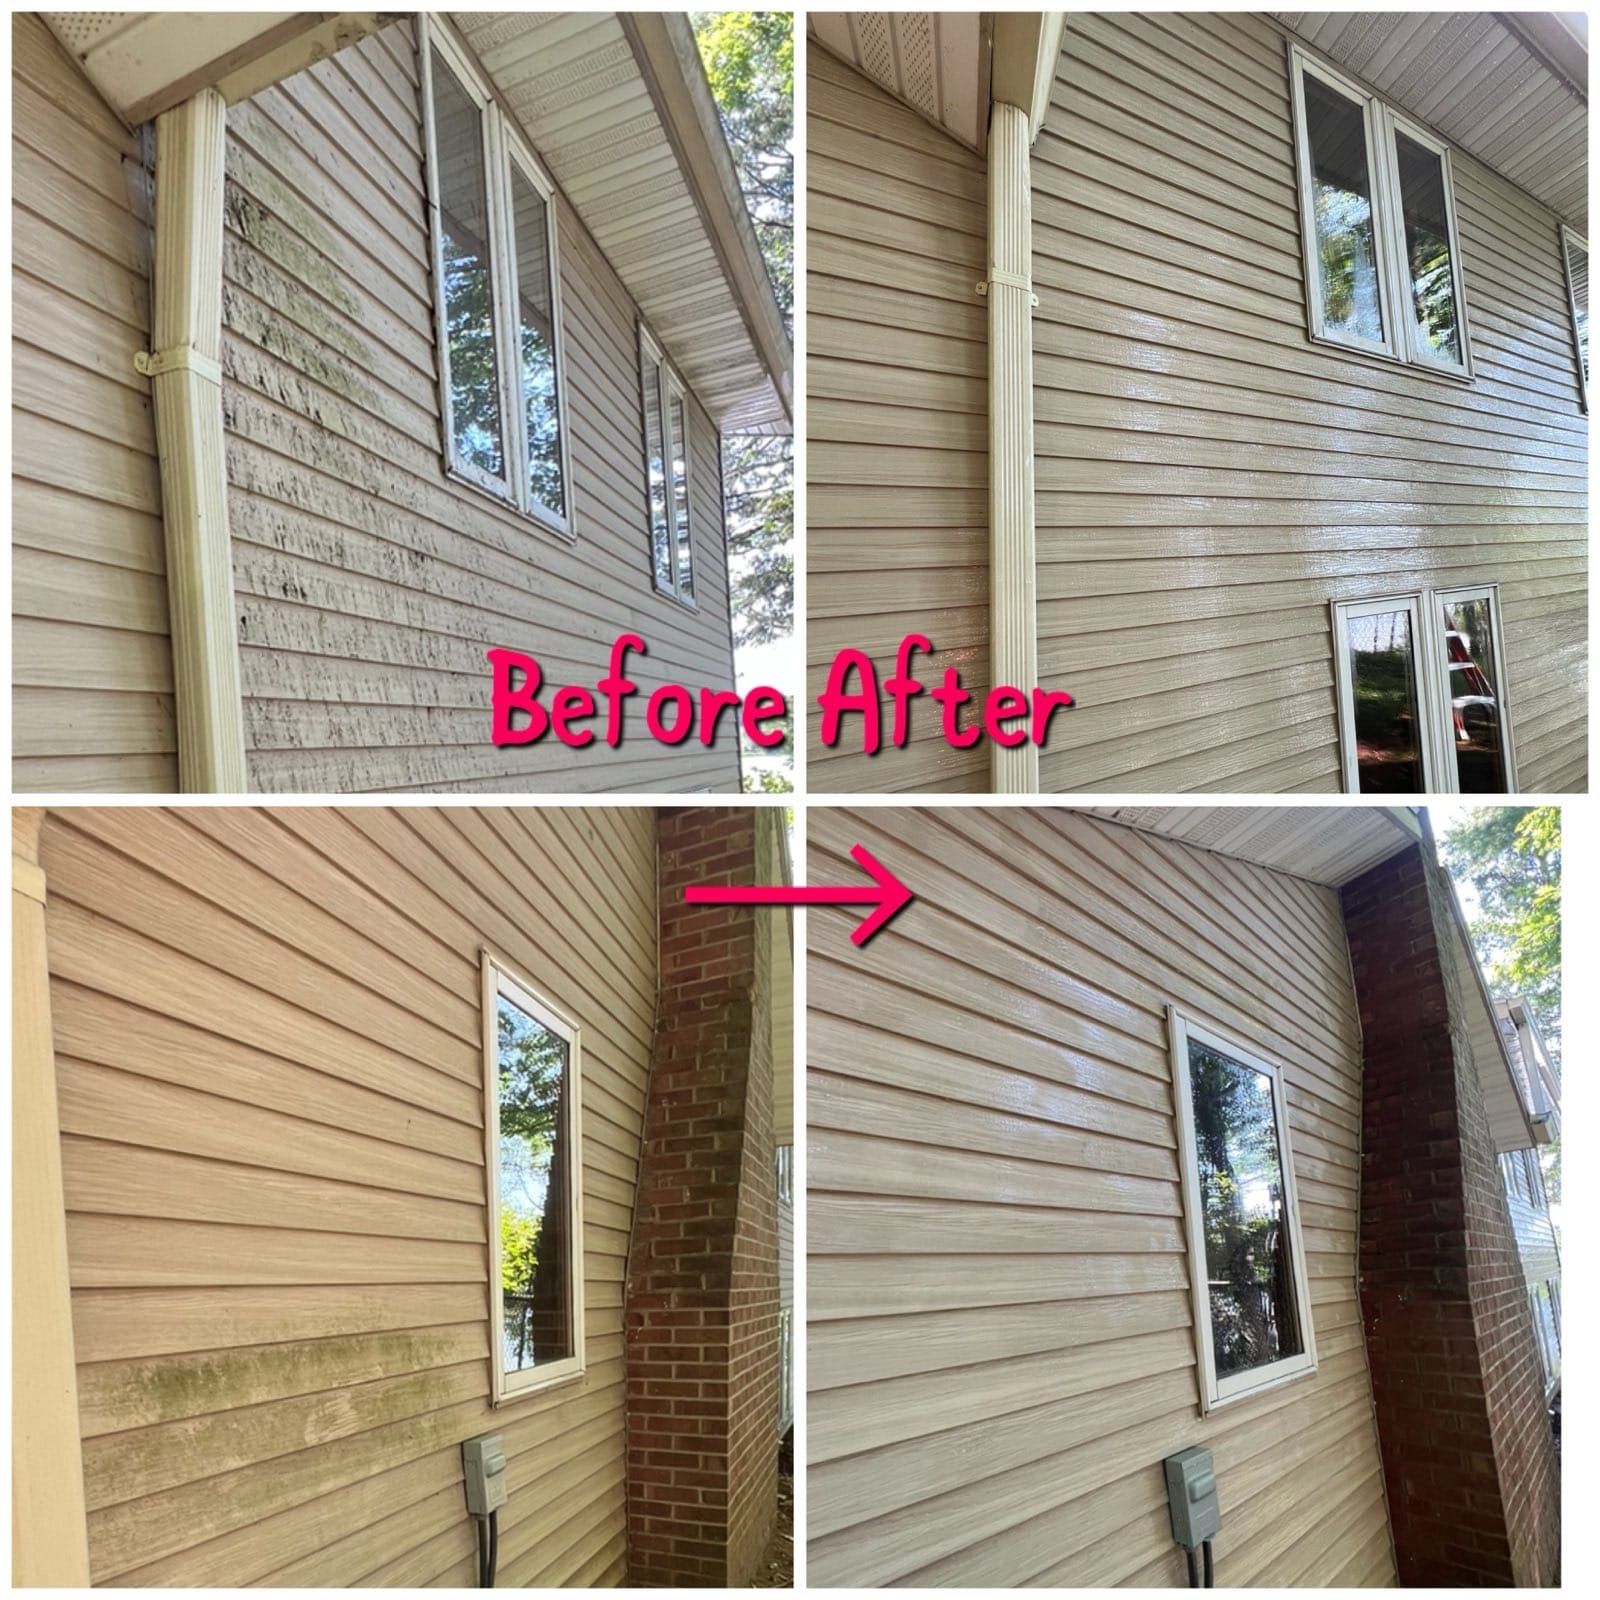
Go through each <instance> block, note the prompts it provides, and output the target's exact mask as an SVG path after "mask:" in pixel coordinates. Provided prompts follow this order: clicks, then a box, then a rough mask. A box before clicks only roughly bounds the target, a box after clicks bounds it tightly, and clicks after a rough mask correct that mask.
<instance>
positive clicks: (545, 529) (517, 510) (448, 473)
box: [444, 462, 578, 544]
mask: <svg viewBox="0 0 1600 1600" xmlns="http://www.w3.org/2000/svg"><path fill="white" fill-rule="evenodd" d="M444 475H445V477H446V478H447V479H448V480H449V481H450V482H451V483H453V484H455V485H457V486H458V487H459V488H462V489H470V490H471V491H472V492H473V494H474V495H476V496H477V497H478V498H479V499H480V500H485V501H487V502H488V503H489V504H490V505H492V506H494V507H496V508H497V509H499V510H501V511H505V512H509V513H510V515H512V516H513V517H515V518H516V519H517V520H518V521H519V522H526V523H528V524H530V525H531V526H533V527H535V528H537V529H538V530H539V531H540V533H548V534H549V535H550V537H551V538H552V539H559V540H560V541H561V542H562V543H563V544H576V543H577V542H578V535H577V533H576V532H575V531H574V530H573V527H572V519H571V518H570V517H569V518H568V519H567V522H566V525H565V526H563V525H562V524H561V523H559V522H552V521H550V520H549V518H547V517H542V516H540V515H539V514H538V512H536V511H524V510H523V509H522V507H521V506H519V505H518V504H517V502H516V501H515V500H513V499H512V498H511V496H510V495H508V494H501V493H500V492H499V491H498V490H497V489H490V488H487V487H485V485H483V484H482V483H480V482H479V481H478V480H477V479H476V478H474V477H472V476H471V475H470V474H469V473H465V472H463V471H462V470H461V469H460V468H459V467H456V466H452V465H451V464H450V463H448V462H446V463H445V469H444Z"/></svg>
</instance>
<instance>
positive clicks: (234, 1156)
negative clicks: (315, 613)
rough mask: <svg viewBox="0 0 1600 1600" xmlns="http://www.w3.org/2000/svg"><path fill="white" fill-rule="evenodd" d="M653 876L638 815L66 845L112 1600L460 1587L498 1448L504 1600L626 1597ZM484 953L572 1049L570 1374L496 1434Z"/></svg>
mask: <svg viewBox="0 0 1600 1600" xmlns="http://www.w3.org/2000/svg"><path fill="white" fill-rule="evenodd" d="M654 858H655V850H654V834H653V818H652V814H651V813H650V812H649V811H647V810H631V811H625V812H608V813H604V814H601V813H590V812H583V813H581V814H580V813H576V812H570V811H568V812H562V811H532V810H519V811H504V810H501V811H487V812H480V811H461V810H445V811H440V810H427V809H412V810H402V811H385V810H373V809H360V810H352V811H344V812H339V811H330V810H320V809H312V810H306V809H295V810H288V811H279V812H274V813H271V814H269V813H267V812H265V811H260V810H239V809H226V808H224V809H221V810H218V809H214V808H213V809H201V810H194V809H189V810H185V811H183V812H181V813H169V812H160V811H148V810H128V809H120V810H114V811H97V810H77V811H71V812H66V813H56V814H53V815H52V816H51V818H50V820H49V822H48V824H47V827H46V831H45V835H44V841H43V848H42V855H41V859H42V862H43V865H44V868H45V871H46V873H47V874H48V880H49V894H50V902H49V913H48V915H49V923H48V930H49V953H50V967H51V977H52V1005H53V1008H54V1022H55V1046H56V1054H57V1071H58V1079H59V1086H60V1098H61V1126H62V1135H63V1138H62V1146H63V1158H64V1166H65V1173H66V1179H65V1182H66V1198H67V1210H68V1218H67V1222H68V1237H69V1253H70V1264H71V1275H72V1285H73V1321H74V1331H75V1335H76V1341H77V1357H78V1362H79V1367H78V1381H79V1395H80V1410H81V1415H82V1423H83V1433H84V1461H85V1477H86V1481H87V1487H88V1502H89V1547H90V1561H91V1567H92V1573H93V1577H94V1579H95V1581H97V1582H99V1583H117V1584H136V1585H148V1586H167V1585H197V1584H199V1585H223V1586H231V1585H237V1584H251V1583H263V1582H264V1583H271V1584H276V1585H293V1586H299V1587H322V1586H338V1585H350V1584H434V1583H438V1584H450V1585H459V1586H467V1585H470V1584H471V1583H472V1581H473V1573H474V1564H473V1563H474V1556H473V1551H474V1537H473V1530H472V1525H471V1522H470V1520H469V1518H468V1517H467V1514H466V1510H465V1503H464V1500H463V1496H462V1490H461V1484H460V1479H461V1466H460V1449H459V1446H460V1441H461V1440H462V1439H465V1438H467V1437H470V1436H471V1435H473V1434H477V1433H481V1432H486V1431H489V1430H491V1429H493V1430H495V1431H499V1432H501V1433H503V1435H504V1439H505V1445H506V1453H507V1456H508V1458H509V1469H508V1470H509V1473H510V1480H509V1481H510V1484H511V1500H510V1504H509V1505H508V1507H507V1508H506V1510H505V1511H504V1512H503V1513H502V1520H501V1561H500V1581H501V1582H502V1583H505V1584H508V1585H512V1586H519V1585H527V1586H540V1585H545V1584H559V1583H573V1584H583V1583H601V1582H607V1583H609V1582H616V1581H619V1579H620V1578H621V1575H622V1572H623V1562H624V1538H625V1521H624V1481H623V1466H624V1420H623V1401H624V1390H623V1351H622V1322H621V1319H622V1310H621V1303H622V1292H623V1276H624V1269H625V1265H626V1251H627V1241H628V1229H629V1226H630V1220H631V1216H632V1207H633V1198H634V1186H635V1181H636V1173H637V1162H638V1153H639V1139H640V1132H641V1119H642V1115H643V1103H644V1086H645V1079H646V1074H647V1070H648V1063H649V1049H650V1030H651V1025H652V1016H653V1006H654V1002H655V986H656V985H655V979H656V922H655V859H654ZM597 905H599V906H604V907H605V908H606V909H605V913H604V915H603V916H601V915H596V914H594V913H592V912H591V911H590V910H589V909H588V908H589V907H592V906H597ZM484 942H487V943H489V944H490V945H491V946H492V947H494V948H495V949H496V950H497V951H499V952H500V953H502V954H503V955H504V956H505V957H506V958H507V959H508V960H510V961H511V962H512V963H513V965H514V966H515V967H517V968H518V969H519V970H521V971H522V972H524V973H525V974H526V975H527V976H528V978H529V979H530V981H532V982H535V983H536V984H538V985H539V986H540V987H541V988H542V989H543V990H545V991H546V992H547V993H548V994H549V995H550V996H551V998H552V999H554V1000H555V1001H556V1002H557V1003H558V1004H560V1005H562V1006H563V1007H565V1008H567V1009H569V1010H570V1011H571V1013H572V1014H573V1015H574V1016H575V1017H576V1018H577V1020H578V1021H579V1022H580V1024H581V1026H582V1028H583V1035H584V1062H583V1065H584V1084H583V1117H584V1149H583V1185H584V1189H583V1193H584V1251H585V1254H584V1263H585V1271H586V1274H587V1294H586V1304H585V1318H586V1323H585V1329H586V1338H587V1344H588V1361H589V1366H588V1372H587V1374H586V1375H585V1376H584V1377H583V1378H582V1379H580V1380H578V1381H576V1382H575V1383H573V1384H571V1385H567V1386H562V1387H560V1388H557V1389H555V1390H553V1391H551V1392H550V1393H548V1394H546V1395H543V1396H536V1397H533V1398H530V1399H528V1400H526V1401H519V1402H515V1403H513V1404H511V1405H508V1406H504V1407H502V1408H500V1409H499V1410H493V1411H492V1410H491V1409H490V1407H489V1404H488V1395H489V1370H488V1361H487V1359H486V1358H487V1357H488V1355H489V1349H488V1340H489V1323H488V1300H487V1292H488V1281H487V1260H488V1257H487V1248H486V1232H485V1229H486V1220H485V1190H484V1172H483V1133H482V1116H483V1089H482V1046H481V1037H482V1036H481V1032H480V1008H481V997H480V989H479V950H480V947H481V945H482V944H483V943H484Z"/></svg>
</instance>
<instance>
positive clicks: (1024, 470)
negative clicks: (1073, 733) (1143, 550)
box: [984, 11, 1065, 794]
mask: <svg viewBox="0 0 1600 1600" xmlns="http://www.w3.org/2000/svg"><path fill="white" fill-rule="evenodd" d="M1064 22H1065V13H1063V12H1059V11H1043V12H1041V11H1031V12H1016V11H1013V12H997V13H996V14H995V19H994V48H993V55H992V64H991V72H990V107H989V144H988V152H989V156H988V159H989V276H988V280H987V282H986V284H985V285H984V291H985V293H986V294H987V297H988V301H989V652H990V653H989V662H990V678H989V682H990V686H991V688H1000V687H1009V688H1013V689H1018V690H1020V691H1021V692H1022V693H1023V694H1028V693H1030V691H1031V690H1032V688H1033V686H1034V685H1035V684H1037V683H1038V681H1039V646H1038V616H1039V607H1038V584H1037V577H1036V573H1037V564H1036V552H1035V533H1034V496H1033V308H1034V306H1035V305H1036V304H1037V303H1038V302H1037V300H1036V299H1035V297H1034V293H1033V205H1032V187H1033V178H1032V170H1031V165H1030V160H1029V151H1030V150H1031V149H1032V146H1033V141H1034V138H1035V137H1036V136H1037V134H1038V132H1039V127H1040V124H1041V123H1042V122H1043V121H1044V113H1045V110H1046V108H1047V107H1048V106H1049V104H1050V86H1051V85H1052V84H1053V83H1054V81H1055V63H1056V57H1057V56H1058V55H1059V53H1060V50H1061V33H1062V27H1063V24H1064ZM990 749H991V750H992V751H993V765H992V769H991V784H992V787H993V790H994V793H996V794H1037V793H1038V792H1039V748H1038V746H1037V745H1035V744H1034V743H1033V742H1032V741H1031V740H1026V741H1024V742H1023V743H1021V744H1019V745H1017V746H1015V747H1014V748H1011V749H1007V748H1006V747H1004V746H1003V745H1001V744H999V743H998V742H996V741H993V740H991V741H990Z"/></svg>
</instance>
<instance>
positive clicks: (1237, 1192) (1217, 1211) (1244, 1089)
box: [1168, 1009, 1317, 1411]
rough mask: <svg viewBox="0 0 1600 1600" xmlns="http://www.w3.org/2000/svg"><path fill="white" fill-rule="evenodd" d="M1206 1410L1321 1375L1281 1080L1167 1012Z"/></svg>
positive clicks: (1255, 1059)
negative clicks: (1310, 1375) (1314, 1373)
mask: <svg viewBox="0 0 1600 1600" xmlns="http://www.w3.org/2000/svg"><path fill="white" fill-rule="evenodd" d="M1168 1021H1169V1026H1170V1028H1171V1034H1172V1076H1173V1084H1174V1088H1175V1093H1176V1099H1177V1106H1178V1129H1179V1144H1180V1146H1181V1155H1182V1169H1183V1208H1184V1216H1185V1221H1186V1224H1187V1232H1188V1250H1189V1275H1190V1282H1191V1286H1192V1289H1193V1293H1194V1311H1195V1324H1196V1336H1197V1337H1196V1343H1197V1346H1198V1352H1199V1357H1200V1379H1201V1384H1200V1389H1201V1403H1202V1407H1203V1409H1205V1410H1207V1411H1210V1410H1213V1409H1215V1408H1216V1407H1217V1406H1220V1405H1224V1404H1226V1403H1227V1402H1228V1401H1230V1400H1237V1399H1241V1398H1242V1397H1244V1396H1245V1395H1249V1394H1255V1393H1257V1392H1258V1391H1259V1390H1262V1389H1265V1388H1269V1387H1271V1386H1273V1385H1275V1384H1278V1383H1282V1382H1283V1381H1284V1380H1285V1379H1288V1378H1293V1377H1297V1376H1298V1375H1299V1374H1301V1373H1304V1372H1311V1371H1313V1370H1314V1369H1315V1367H1316V1364H1317V1357H1316V1347H1315V1342H1314V1340H1313V1337H1312V1331H1311V1299H1310V1295H1309V1293H1308V1291H1307V1287H1306V1267H1305V1251H1304V1246H1303V1244H1302V1242H1301V1238H1300V1208H1299V1204H1298V1202H1297V1201H1296V1199H1295V1188H1294V1158H1293V1154H1292V1152H1291V1150H1290V1148H1289V1116H1288V1108H1287V1106H1286V1104H1285V1100H1284V1092H1283V1075H1282V1072H1281V1071H1280V1069H1279V1068H1278V1067H1277V1066H1276V1065H1275V1064H1273V1063H1272V1062H1270V1061H1266V1060H1264V1059H1262V1058H1261V1057H1259V1056H1257V1055H1254V1054H1253V1053H1251V1052H1250V1051H1248V1050H1245V1049H1243V1048H1242V1047H1241V1046H1239V1045H1237V1044H1234V1043H1233V1042H1232V1041H1230V1040H1228V1039H1226V1038H1224V1037H1223V1036H1222V1035H1220V1034H1218V1033H1214V1032H1212V1031H1211V1029H1209V1028H1207V1027H1205V1026H1203V1025H1202V1024H1200V1023H1198V1022H1196V1021H1194V1020H1193V1019H1192V1018H1189V1017H1185V1016H1183V1015H1182V1014H1180V1013H1179V1012H1178V1011H1177V1010H1176V1009H1170V1010H1169V1012H1168Z"/></svg>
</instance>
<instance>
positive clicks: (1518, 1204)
mask: <svg viewBox="0 0 1600 1600" xmlns="http://www.w3.org/2000/svg"><path fill="white" fill-rule="evenodd" d="M1526 1154H1527V1159H1528V1161H1529V1162H1530V1163H1531V1164H1532V1165H1533V1166H1535V1167H1537V1166H1538V1165H1539V1152H1538V1150H1537V1149H1534V1150H1529V1151H1528V1152H1527V1153H1526ZM1522 1159H1523V1155H1522V1152H1520V1151H1519V1152H1516V1153H1514V1154H1513V1155H1511V1156H1503V1157H1501V1161H1502V1168H1501V1183H1502V1187H1503V1189H1504V1192H1505V1197H1506V1205H1507V1206H1508V1207H1509V1208H1510V1211H1511V1229H1512V1232H1513V1233H1515V1234H1516V1236H1517V1254H1518V1255H1519V1256H1520V1257H1521V1258H1522V1270H1523V1273H1524V1275H1525V1277H1526V1278H1527V1282H1528V1287H1529V1288H1530V1289H1531V1288H1533V1287H1534V1286H1535V1285H1537V1284H1541V1283H1558V1282H1559V1281H1560V1278H1561V1257H1560V1254H1559V1252H1558V1250H1557V1247H1556V1230H1555V1225H1554V1224H1553V1223H1552V1222H1551V1221H1550V1213H1549V1211H1548V1210H1547V1209H1546V1208H1545V1207H1544V1205H1542V1204H1541V1203H1540V1201H1539V1199H1538V1197H1537V1194H1536V1195H1535V1198H1534V1199H1533V1200H1529V1199H1527V1198H1526V1197H1525V1196H1524V1195H1523V1194H1521V1193H1520V1192H1519V1191H1518V1189H1517V1188H1515V1187H1513V1185H1512V1183H1511V1179H1510V1175H1509V1173H1507V1172H1506V1171H1505V1169H1504V1163H1505V1162H1507V1161H1511V1160H1517V1161H1520V1160H1522Z"/></svg>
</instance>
